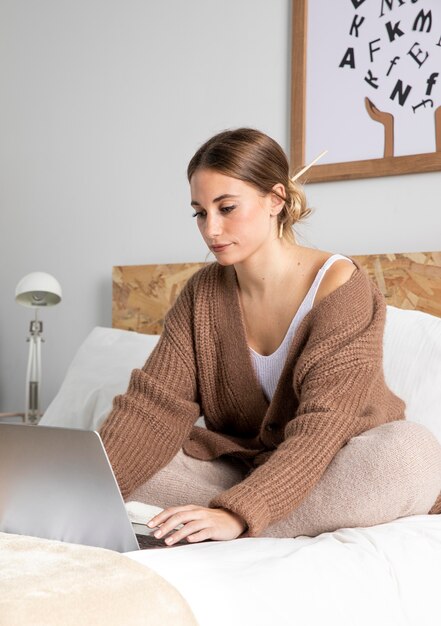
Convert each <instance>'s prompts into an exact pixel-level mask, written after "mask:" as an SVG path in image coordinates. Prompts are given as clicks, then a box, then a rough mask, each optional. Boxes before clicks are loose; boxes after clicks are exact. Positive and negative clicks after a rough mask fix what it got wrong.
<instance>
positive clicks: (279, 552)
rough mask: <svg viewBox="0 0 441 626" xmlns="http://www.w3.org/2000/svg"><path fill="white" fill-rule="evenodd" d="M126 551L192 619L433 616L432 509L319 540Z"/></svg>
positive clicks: (330, 621)
mask: <svg viewBox="0 0 441 626" xmlns="http://www.w3.org/2000/svg"><path fill="white" fill-rule="evenodd" d="M126 554H127V555H128V556H129V557H130V558H132V559H134V560H135V561H138V562H139V563H143V564H145V565H147V566H149V567H151V568H152V569H154V570H155V571H156V572H157V573H159V574H160V575H161V576H163V577H164V578H165V579H166V580H168V581H169V582H170V583H172V584H173V585H174V586H175V587H176V588H177V589H178V590H179V591H180V592H181V593H182V595H183V596H184V597H185V598H186V600H187V601H188V603H189V604H190V606H191V608H192V610H193V612H194V614H195V617H196V619H197V620H198V621H199V625H200V626H236V625H237V626H239V625H240V626H247V625H248V624H250V625H252V626H270V625H273V624H274V625H277V626H310V625H311V626H316V625H317V626H318V625H319V624H326V626H334V625H335V626H337V625H338V626H365V625H366V626H373V625H374V624H375V626H383V625H384V626H426V625H427V626H429V624H430V625H433V624H436V623H440V622H439V620H440V619H441V618H440V604H439V590H440V584H441V515H415V516H411V517H403V518H401V519H398V520H395V521H393V522H389V523H387V524H380V525H377V526H372V527H368V528H346V529H341V530H337V531H334V532H331V533H323V534H321V535H319V536H318V537H297V538H295V539H269V538H244V539H236V540H235V541H225V542H207V543H199V544H194V545H188V546H182V547H176V548H163V549H162V548H161V549H153V550H142V551H138V552H129V553H126Z"/></svg>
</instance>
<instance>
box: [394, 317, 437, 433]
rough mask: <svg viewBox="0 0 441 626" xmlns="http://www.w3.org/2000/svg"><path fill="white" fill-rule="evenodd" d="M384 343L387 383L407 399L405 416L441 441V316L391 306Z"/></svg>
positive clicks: (398, 394) (401, 396)
mask: <svg viewBox="0 0 441 626" xmlns="http://www.w3.org/2000/svg"><path fill="white" fill-rule="evenodd" d="M383 346H384V376H385V379H386V383H387V384H388V385H389V387H390V388H391V389H392V391H393V392H394V393H396V394H397V396H399V397H400V398H402V399H403V400H404V401H405V402H406V418H407V419H408V420H409V421H411V422H417V423H418V424H423V426H426V427H427V428H428V429H429V430H430V431H432V432H433V434H434V435H436V437H437V438H438V440H439V442H440V443H441V318H439V317H435V316H434V315H429V314H428V313H422V312H421V311H407V310H404V309H398V308H396V307H393V306H389V305H388V306H387V308H386V327H385V332H384V342H383Z"/></svg>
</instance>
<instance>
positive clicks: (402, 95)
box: [390, 80, 412, 106]
mask: <svg viewBox="0 0 441 626" xmlns="http://www.w3.org/2000/svg"><path fill="white" fill-rule="evenodd" d="M411 89H412V87H411V86H410V85H407V87H406V89H404V90H403V81H402V80H397V84H396V85H395V87H394V90H393V91H392V93H391V94H390V99H391V100H395V96H398V103H399V104H400V105H401V106H404V103H405V102H406V100H407V97H408V95H409V94H410V91H411Z"/></svg>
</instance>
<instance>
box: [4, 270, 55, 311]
mask: <svg viewBox="0 0 441 626" xmlns="http://www.w3.org/2000/svg"><path fill="white" fill-rule="evenodd" d="M15 300H16V301H17V302H18V303H19V304H23V306H29V307H34V306H53V305H54V304H58V303H59V302H60V301H61V287H60V283H59V282H58V280H57V279H56V278H54V277H53V276H52V275H51V274H46V272H32V274H27V275H26V276H24V278H22V279H21V281H20V282H19V283H18V285H17V287H16V288H15Z"/></svg>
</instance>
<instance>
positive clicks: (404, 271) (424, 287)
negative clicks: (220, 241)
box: [112, 252, 441, 335]
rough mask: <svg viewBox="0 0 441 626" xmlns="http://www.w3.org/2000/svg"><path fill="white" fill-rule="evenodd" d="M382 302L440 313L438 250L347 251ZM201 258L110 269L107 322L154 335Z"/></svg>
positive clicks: (433, 313)
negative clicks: (111, 287)
mask: <svg viewBox="0 0 441 626" xmlns="http://www.w3.org/2000/svg"><path fill="white" fill-rule="evenodd" d="M352 258H354V259H355V260H357V261H358V262H359V263H360V265H361V266H362V267H363V268H364V269H365V270H366V271H367V272H368V274H369V275H370V277H371V278H372V279H373V280H374V281H375V282H376V283H377V285H378V286H379V288H380V290H381V291H382V293H383V295H384V297H385V299H386V302H387V304H390V305H392V306H396V307H398V308H401V309H412V310H418V311H424V312H425V313H430V314H431V315H437V316H438V317H441V252H409V253H399V254H370V255H362V256H357V255H352ZM204 265H207V263H173V264H164V265H128V266H116V267H114V268H113V298H112V326H113V327H114V328H121V329H124V330H134V331H136V332H139V333H146V334H151V335H155V334H160V333H161V331H162V326H163V320H164V316H165V314H166V313H167V311H168V310H169V308H170V307H171V306H172V305H173V304H174V302H175V300H176V298H177V297H178V294H179V292H180V291H181V289H182V287H183V286H184V285H185V283H186V282H187V280H188V279H189V278H190V276H192V274H194V273H195V272H197V271H198V270H199V269H200V268H202V267H204Z"/></svg>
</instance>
